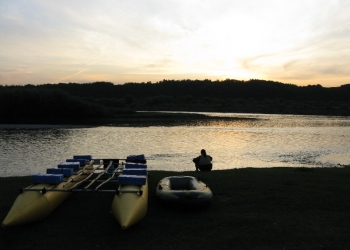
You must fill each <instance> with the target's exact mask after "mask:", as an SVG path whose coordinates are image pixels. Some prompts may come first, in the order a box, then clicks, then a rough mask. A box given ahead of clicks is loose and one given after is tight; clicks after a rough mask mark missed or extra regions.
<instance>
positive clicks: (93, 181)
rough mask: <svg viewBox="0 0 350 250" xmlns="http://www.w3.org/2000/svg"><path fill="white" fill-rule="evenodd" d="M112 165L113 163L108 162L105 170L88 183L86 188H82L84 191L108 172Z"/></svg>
mask: <svg viewBox="0 0 350 250" xmlns="http://www.w3.org/2000/svg"><path fill="white" fill-rule="evenodd" d="M112 163H113V161H110V162H109V165H108V166H107V168H106V169H105V170H104V171H102V172H101V173H100V174H99V175H98V176H97V177H96V178H95V179H94V180H92V181H91V182H90V184H89V185H87V186H86V187H84V189H88V187H90V186H91V185H92V184H94V183H95V182H96V181H97V180H98V179H99V178H100V177H101V176H102V175H104V174H105V173H106V172H107V171H108V169H109V168H110V167H111V166H112Z"/></svg>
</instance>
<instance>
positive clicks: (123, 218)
mask: <svg viewBox="0 0 350 250" xmlns="http://www.w3.org/2000/svg"><path fill="white" fill-rule="evenodd" d="M118 183H119V187H118V189H117V191H116V194H115V196H114V199H113V202H112V207H111V211H112V214H113V216H114V217H115V219H116V220H117V221H118V222H119V224H120V225H121V227H122V228H123V229H126V228H128V227H130V226H132V225H134V224H136V223H137V222H139V221H140V220H142V219H143V218H144V217H145V215H146V214H147V208H148V179H147V165H146V164H142V163H126V164H125V168H124V169H123V172H122V174H120V175H119V176H118Z"/></svg>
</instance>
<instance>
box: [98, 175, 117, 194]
mask: <svg viewBox="0 0 350 250" xmlns="http://www.w3.org/2000/svg"><path fill="white" fill-rule="evenodd" d="M115 175H116V172H113V174H112V176H111V177H110V178H108V179H107V180H105V181H104V182H102V183H101V184H100V185H98V186H97V187H96V188H95V190H96V191H97V190H98V189H99V188H100V187H101V186H102V185H104V184H106V183H107V182H110V181H111V180H112V179H114V176H115Z"/></svg>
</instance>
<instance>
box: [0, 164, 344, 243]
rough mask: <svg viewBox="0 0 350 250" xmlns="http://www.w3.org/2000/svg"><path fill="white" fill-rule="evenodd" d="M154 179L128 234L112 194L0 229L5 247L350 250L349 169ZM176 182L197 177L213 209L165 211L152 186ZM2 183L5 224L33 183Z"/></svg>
mask: <svg viewBox="0 0 350 250" xmlns="http://www.w3.org/2000/svg"><path fill="white" fill-rule="evenodd" d="M150 174H151V177H150V179H149V191H150V192H149V193H150V196H149V206H148V213H147V215H146V217H145V218H144V219H143V220H142V221H141V222H139V223H138V224H136V225H134V226H132V227H131V228H129V229H126V230H122V229H121V227H120V226H119V224H118V223H117V221H116V220H115V219H114V217H113V216H112V215H111V214H110V207H111V203H112V200H113V195H114V194H109V193H73V194H72V195H71V196H70V197H69V198H68V199H67V200H66V201H65V202H64V203H63V204H62V205H60V206H59V207H58V208H57V209H56V210H55V211H54V212H53V213H52V214H51V215H50V216H49V217H48V218H46V219H45V220H43V221H40V222H37V223H34V224H30V225H23V226H17V227H9V228H1V242H0V248H1V249H45V250H47V249H51V250H54V249H60V250H63V249H167V250H169V249H308V250H309V249H350V231H349V228H350V168H349V167H346V168H342V169H340V168H332V169H292V168H271V169H249V168H248V169H234V170H220V171H212V172H202V173H201V172H199V173H198V172H182V173H180V172H166V171H152V172H150ZM171 175H192V176H196V177H198V176H200V177H201V179H202V181H203V182H205V183H207V184H208V185H209V187H210V188H211V190H212V191H213V193H214V199H213V202H212V204H211V205H210V206H209V207H208V208H205V209H202V210H197V211H192V210H191V211H186V210H183V209H175V208H169V207H164V206H162V204H160V203H159V202H157V200H156V197H155V187H156V186H157V183H158V181H159V180H160V179H162V178H163V177H166V176H171ZM0 184H1V187H2V188H1V190H0V192H1V193H0V194H1V204H0V217H1V218H2V220H3V219H4V218H5V216H6V214H7V212H8V211H9V209H10V208H11V206H12V204H13V202H14V200H15V198H16V197H17V195H18V189H19V188H20V187H25V186H27V185H28V184H30V177H11V178H0ZM108 185H109V186H108V188H113V184H108ZM114 188H115V187H114Z"/></svg>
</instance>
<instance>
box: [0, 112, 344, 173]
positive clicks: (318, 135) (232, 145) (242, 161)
mask: <svg viewBox="0 0 350 250" xmlns="http://www.w3.org/2000/svg"><path fill="white" fill-rule="evenodd" d="M206 114H209V113H206ZM209 115H211V116H231V117H237V118H253V119H238V120H231V121H226V120H222V119H218V120H211V121H206V122H198V121H193V122H183V123H181V124H180V125H179V124H177V125H169V124H158V125H150V124H138V125H137V126H135V125H130V124H125V125H121V126H100V127H83V126H82V127H70V126H44V125H34V126H33V125H12V126H6V125H2V126H1V127H0V159H1V171H0V176H1V177H5V176H26V175H31V174H35V173H45V171H46V168H52V167H56V166H57V164H59V163H60V162H62V161H65V159H68V158H72V157H73V155H81V154H89V155H92V156H93V158H97V159H99V158H121V159H123V158H126V156H128V155H135V154H144V155H145V156H146V158H147V165H148V169H149V170H170V171H192V170H194V164H193V163H192V158H194V157H196V156H198V155H199V152H200V150H201V149H202V148H204V149H206V151H207V153H208V154H209V155H211V156H212V157H213V168H214V170H218V169H234V168H270V167H335V166H338V167H339V166H345V165H350V118H349V117H330V116H301V115H266V114H234V113H229V114H228V113H210V114H209Z"/></svg>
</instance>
